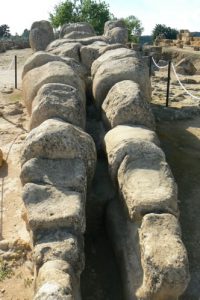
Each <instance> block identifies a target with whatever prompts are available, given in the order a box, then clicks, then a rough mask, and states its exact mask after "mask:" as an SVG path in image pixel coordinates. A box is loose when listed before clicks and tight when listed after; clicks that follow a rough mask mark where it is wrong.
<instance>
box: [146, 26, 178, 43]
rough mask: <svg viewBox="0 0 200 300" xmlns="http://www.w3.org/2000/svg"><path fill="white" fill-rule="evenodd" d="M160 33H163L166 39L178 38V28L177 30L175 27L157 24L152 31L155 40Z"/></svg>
mask: <svg viewBox="0 0 200 300" xmlns="http://www.w3.org/2000/svg"><path fill="white" fill-rule="evenodd" d="M159 34H163V35H164V36H165V38H166V39H170V40H173V39H176V36H177V34H178V30H176V29H175V28H171V27H167V26H166V25H163V24H156V26H155V27H154V29H153V32H152V36H153V40H155V39H156V37H157V36H158V35H159Z"/></svg>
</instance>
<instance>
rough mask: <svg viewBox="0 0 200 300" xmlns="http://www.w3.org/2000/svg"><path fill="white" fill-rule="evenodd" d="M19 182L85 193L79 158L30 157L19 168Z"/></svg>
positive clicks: (82, 169)
mask: <svg viewBox="0 0 200 300" xmlns="http://www.w3.org/2000/svg"><path fill="white" fill-rule="evenodd" d="M20 178H21V182H22V184H23V185H24V184H26V183H31V182H32V183H36V184H44V185H45V184H47V185H53V186H54V187H57V188H58V189H60V187H62V188H66V189H68V190H72V191H76V192H80V193H83V194H86V189H87V176H86V168H85V165H84V162H83V161H82V160H81V159H79V158H78V159H47V158H46V159H45V158H32V159H30V160H28V161H27V162H25V164H24V165H23V166H22V169H21V175H20Z"/></svg>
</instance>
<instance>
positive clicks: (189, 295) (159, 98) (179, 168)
mask: <svg viewBox="0 0 200 300" xmlns="http://www.w3.org/2000/svg"><path fill="white" fill-rule="evenodd" d="M30 54H31V50H30V49H25V50H16V51H7V52H6V53H4V54H0V91H1V92H0V148H1V149H2V151H3V154H4V160H5V162H4V164H3V167H1V168H0V180H1V186H0V188H1V202H0V205H1V210H0V213H1V215H0V237H1V240H2V241H3V242H4V244H1V243H2V241H0V257H1V258H2V257H3V258H4V261H6V266H4V265H2V260H1V258H0V300H2V299H3V300H11V299H13V300H31V299H32V296H33V265H32V261H31V252H30V245H29V242H30V241H29V234H28V232H27V230H26V227H25V223H24V221H23V219H22V214H23V210H24V206H23V203H22V199H21V183H20V179H19V174H20V162H19V158H20V148H21V146H22V143H23V140H24V138H25V137H26V134H27V128H28V116H27V113H26V110H25V108H24V106H23V103H22V99H21V82H20V77H19V76H18V79H19V80H18V88H19V89H18V90H15V89H13V86H14V81H13V70H12V67H11V70H7V66H9V65H10V63H11V61H12V58H13V56H14V55H17V56H18V64H19V69H18V72H19V75H20V72H21V70H22V65H23V64H24V62H25V60H26V59H27V57H28V56H29V55H30ZM2 74H3V75H2ZM4 75H5V76H4ZM181 79H182V80H183V81H185V83H184V84H185V86H186V88H187V89H189V90H190V91H191V92H192V93H194V94H195V95H197V96H200V75H196V76H190V79H193V83H188V81H187V78H185V76H182V77H181ZM190 82H191V81H190ZM12 89H13V90H12ZM152 89H153V94H152V95H153V103H154V104H158V105H164V103H165V95H166V71H164V72H156V76H154V77H152ZM199 103H200V102H198V100H192V99H191V98H190V97H188V96H187V95H185V94H184V93H183V91H182V90H181V88H180V86H179V85H178V84H177V82H176V81H175V78H174V77H172V81H171V90H170V106H171V107H177V108H181V107H182V106H184V107H188V106H191V107H194V106H196V107H197V106H198V105H199ZM157 133H158V135H159V138H160V140H161V145H162V148H163V150H164V152H165V153H166V158H167V161H168V162H169V164H170V166H171V169H172V171H173V174H174V177H175V179H176V181H177V183H178V187H179V200H180V203H179V207H180V223H181V227H182V233H183V241H184V243H185V246H186V248H187V251H188V256H189V264H190V273H191V281H190V284H189V286H188V289H187V291H186V292H185V294H184V295H183V296H182V297H181V299H182V300H186V299H187V300H198V299H199V295H200V251H199V248H200V219H199V215H200V205H199V195H200V185H199V182H200V117H199V116H196V117H193V118H191V119H185V120H181V121H162V120H160V121H159V122H158V123H157ZM104 163H105V162H104V160H102V162H100V164H99V168H100V169H101V166H102V165H103V164H104ZM104 170H105V168H104ZM98 172H99V174H103V172H104V171H101V170H99V171H98ZM97 174H98V173H97ZM101 176H102V178H106V175H105V176H104V175H101ZM95 182H98V180H97V181H95ZM94 185H95V184H94ZM105 185H106V183H105ZM2 186H3V187H2ZM95 189H96V191H97V190H98V191H97V192H96V191H95V192H94V193H97V194H98V195H97V194H96V195H94V197H96V196H98V199H99V201H100V200H101V201H102V199H103V196H102V190H101V188H100V187H98V186H97V187H94V190H95ZM106 197H107V196H106ZM93 211H94V210H93ZM97 214H98V212H97ZM100 214H103V212H100ZM99 226H100V229H99ZM97 227H98V230H97V231H98V235H97V236H96V235H95V233H93V234H91V232H90V233H89V234H88V235H87V234H86V269H85V271H84V273H83V276H82V292H83V299H84V300H93V299H98V300H103V299H104V300H105V299H109V300H112V299H120V300H121V299H122V297H121V290H120V279H119V278H118V276H117V273H118V271H117V269H116V266H115V262H114V261H113V259H112V257H113V252H112V249H111V246H110V244H109V241H108V240H107V236H106V233H105V228H104V225H103V224H100V225H99V224H97ZM5 244H6V246H5ZM103 244H104V245H105V247H102V245H103ZM2 245H3V246H2ZM5 248H6V249H7V250H6V251H4V249H5ZM6 255H7V257H6ZM3 267H4V268H3ZM9 268H10V269H9ZM4 270H8V271H9V270H10V274H9V276H8V277H10V278H6V279H5V280H3V281H1V275H2V273H3V271H4ZM4 273H5V272H4ZM4 273H3V274H4ZM113 273H114V274H115V276H112V274H113ZM111 277H112V280H111V279H109V278H111ZM108 282H110V283H111V285H110V286H109V285H108ZM97 283H98V284H97ZM96 284H97V285H98V288H97V286H96ZM116 285H117V287H116V288H115V286H116ZM114 289H115V291H113V290H114Z"/></svg>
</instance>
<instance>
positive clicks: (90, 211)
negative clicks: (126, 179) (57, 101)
mask: <svg viewBox="0 0 200 300" xmlns="http://www.w3.org/2000/svg"><path fill="white" fill-rule="evenodd" d="M87 100H88V103H87V128H86V129H87V132H88V133H89V134H90V135H91V136H92V137H93V139H94V141H95V144H96V148H97V155H98V159H97V166H96V172H95V176H94V179H93V183H92V187H91V189H90V191H89V192H88V195H87V202H86V233H85V269H84V271H83V273H82V275H81V294H82V299H83V300H93V299H96V300H103V299H106V300H113V299H116V300H122V299H123V296H122V287H121V278H120V271H119V269H118V266H117V263H116V259H115V254H114V252H113V249H112V245H111V241H110V239H109V236H108V232H107V229H106V210H107V206H108V203H110V201H111V200H112V199H114V198H115V197H116V196H115V189H114V187H113V184H112V182H111V180H110V175H109V173H108V163H107V158H106V157H105V155H104V152H103V148H102V139H103V135H104V127H103V123H102V121H101V116H100V113H99V112H98V110H97V109H96V107H95V106H94V104H93V99H92V97H91V96H89V97H87Z"/></svg>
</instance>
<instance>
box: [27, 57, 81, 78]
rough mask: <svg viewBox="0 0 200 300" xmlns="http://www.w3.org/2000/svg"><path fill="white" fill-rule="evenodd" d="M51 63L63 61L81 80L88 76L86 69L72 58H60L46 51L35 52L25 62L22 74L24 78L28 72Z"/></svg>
mask: <svg viewBox="0 0 200 300" xmlns="http://www.w3.org/2000/svg"><path fill="white" fill-rule="evenodd" d="M51 61H61V62H64V63H65V64H67V65H68V66H70V67H71V68H72V69H73V70H74V71H75V72H76V73H77V74H78V75H79V76H80V77H81V78H84V77H85V75H86V70H85V68H84V67H83V66H82V65H80V64H79V63H78V62H77V61H76V60H74V59H73V58H70V57H60V56H58V55H54V54H52V53H47V52H44V51H38V52H35V53H34V54H33V55H31V56H30V57H29V58H28V59H27V60H26V62H25V64H24V67H23V72H22V78H24V76H25V75H26V73H27V72H29V71H31V70H32V69H35V68H38V67H41V66H42V65H45V64H47V63H48V62H51Z"/></svg>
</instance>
